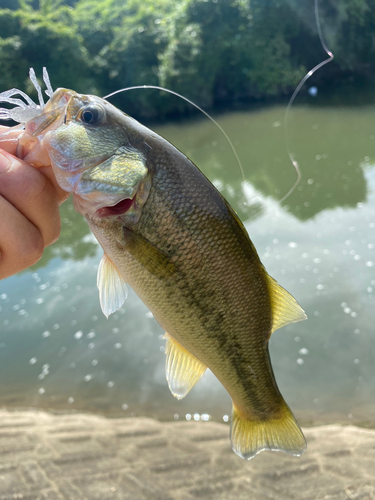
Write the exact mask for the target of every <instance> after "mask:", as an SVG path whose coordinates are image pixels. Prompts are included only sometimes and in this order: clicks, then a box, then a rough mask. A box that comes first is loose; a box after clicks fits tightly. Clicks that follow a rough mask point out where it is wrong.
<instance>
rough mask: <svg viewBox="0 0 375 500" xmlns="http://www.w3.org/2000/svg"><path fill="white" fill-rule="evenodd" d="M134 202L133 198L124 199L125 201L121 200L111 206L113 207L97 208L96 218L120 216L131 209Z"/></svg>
mask: <svg viewBox="0 0 375 500" xmlns="http://www.w3.org/2000/svg"><path fill="white" fill-rule="evenodd" d="M134 201H135V196H134V198H126V199H125V200H121V201H119V202H118V203H116V205H113V207H102V208H99V210H97V211H96V215H97V216H98V217H110V216H114V215H122V214H125V213H126V212H128V211H129V210H130V209H131V207H132V206H133V204H134Z"/></svg>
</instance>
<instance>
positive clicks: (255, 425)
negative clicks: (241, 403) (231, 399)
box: [231, 403, 306, 460]
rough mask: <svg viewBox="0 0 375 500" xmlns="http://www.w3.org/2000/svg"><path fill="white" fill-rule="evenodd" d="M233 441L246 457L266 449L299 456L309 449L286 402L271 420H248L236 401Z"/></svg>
mask: <svg viewBox="0 0 375 500" xmlns="http://www.w3.org/2000/svg"><path fill="white" fill-rule="evenodd" d="M231 443H232V448H233V451H234V452H235V453H237V455H239V456H240V457H241V458H244V459H245V460H250V459H251V458H254V457H255V455H257V454H258V453H260V452H261V451H264V450H271V451H284V452H285V453H289V454H290V455H294V456H296V457H299V456H301V455H302V453H303V452H304V451H305V450H306V440H305V437H304V435H303V434H302V431H301V429H300V427H299V425H298V424H297V422H296V420H295V418H294V416H293V414H292V412H291V411H290V409H289V407H288V406H287V404H286V403H285V405H284V406H283V408H282V410H281V412H280V415H279V416H278V417H272V418H270V419H268V420H247V419H245V418H243V417H242V416H241V414H240V413H239V412H238V410H237V409H236V407H235V406H234V405H233V412H232V422H231Z"/></svg>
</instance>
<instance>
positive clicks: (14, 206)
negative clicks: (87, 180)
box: [0, 127, 69, 279]
mask: <svg viewBox="0 0 375 500" xmlns="http://www.w3.org/2000/svg"><path fill="white" fill-rule="evenodd" d="M4 130H6V127H0V133H1V132H2V131H4ZM16 147H17V144H16V143H14V142H13V141H9V142H1V148H2V149H0V279H3V278H6V277H7V276H11V275H13V274H16V273H17V272H19V271H21V270H22V269H26V268H27V267H29V266H31V265H32V264H35V263H36V262H37V261H38V260H39V259H40V258H41V256H42V255H43V251H44V248H45V247H47V246H48V245H51V243H53V242H54V241H56V240H57V238H58V237H59V235H60V214H59V205H60V204H61V203H62V202H63V201H64V200H66V198H67V197H68V196H69V193H66V192H65V191H63V190H62V189H61V188H60V187H59V186H58V184H57V182H56V179H55V177H54V175H53V172H52V168H51V167H42V168H39V169H36V168H34V167H32V166H31V165H29V164H28V163H26V162H25V161H23V160H22V159H20V158H17V157H16V156H14V155H15V153H16Z"/></svg>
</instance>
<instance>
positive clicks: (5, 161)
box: [0, 149, 12, 174]
mask: <svg viewBox="0 0 375 500" xmlns="http://www.w3.org/2000/svg"><path fill="white" fill-rule="evenodd" d="M11 162H12V156H11V155H9V154H8V153H7V152H6V151H3V150H1V149H0V173H1V174H2V173H3V172H6V171H7V170H8V168H9V167H10V164H11Z"/></svg>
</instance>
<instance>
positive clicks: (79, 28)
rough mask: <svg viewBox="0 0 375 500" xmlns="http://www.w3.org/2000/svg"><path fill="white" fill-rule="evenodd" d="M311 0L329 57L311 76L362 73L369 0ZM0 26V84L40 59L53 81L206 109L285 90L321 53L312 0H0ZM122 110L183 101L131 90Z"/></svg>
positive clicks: (372, 19) (371, 56)
mask: <svg viewBox="0 0 375 500" xmlns="http://www.w3.org/2000/svg"><path fill="white" fill-rule="evenodd" d="M320 3H321V4H322V5H321V7H320V9H321V11H320V18H321V22H322V29H323V31H324V36H325V38H326V40H327V43H328V45H329V47H330V48H331V49H332V50H333V51H334V53H335V61H334V63H333V64H331V65H330V67H327V69H326V70H325V71H324V72H321V73H320V74H319V75H317V76H316V77H315V78H318V79H320V81H319V84H321V85H324V84H326V85H328V82H330V84H332V81H334V79H336V80H337V81H338V80H340V79H343V78H347V77H355V78H360V77H369V76H370V77H371V76H372V75H373V74H374V68H375V8H374V7H375V0H324V2H322V1H321V2H320ZM0 26H1V32H0V68H1V72H0V89H1V90H5V89H8V88H11V87H19V88H22V89H25V88H26V89H28V90H31V89H30V82H28V80H27V75H28V69H29V67H30V66H33V67H34V68H35V69H36V71H37V74H38V75H40V74H41V68H42V66H47V68H48V71H49V73H50V75H51V79H52V83H53V86H54V87H56V86H59V87H63V86H64V87H70V88H73V89H74V90H77V91H80V92H84V93H96V94H97V95H105V94H107V93H109V92H111V91H113V90H117V89H119V88H123V87H128V86H132V85H144V84H148V85H162V86H166V87H168V88H170V89H173V90H175V91H177V92H180V93H182V94H184V95H185V96H186V97H188V98H190V99H193V100H194V101H195V102H197V103H198V104H200V105H202V106H204V107H205V108H206V109H209V108H213V107H217V106H221V105H226V104H228V103H230V104H234V103H242V102H244V101H250V102H251V101H255V100H259V99H267V98H273V97H278V96H281V95H284V94H287V93H290V92H291V91H292V90H293V88H294V87H295V86H296V84H297V83H298V81H299V80H300V79H301V77H302V76H303V75H304V74H305V72H306V71H308V69H310V68H311V67H312V66H313V65H314V64H316V63H317V62H319V61H320V60H322V58H324V52H323V50H322V48H321V45H320V42H319V39H318V35H317V30H316V26H315V19H314V2H313V0H178V1H177V0H0ZM322 78H324V80H322ZM126 109H127V110H128V112H129V113H130V114H133V115H135V116H138V117H140V116H143V117H148V118H163V117H166V116H171V115H176V114H179V113H183V112H185V111H186V109H187V105H186V104H185V103H184V102H183V101H181V100H178V99H177V98H173V97H171V96H167V95H166V94H165V93H162V92H159V91H151V90H147V91H137V92H135V91H131V98H130V96H128V97H127V101H126Z"/></svg>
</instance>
